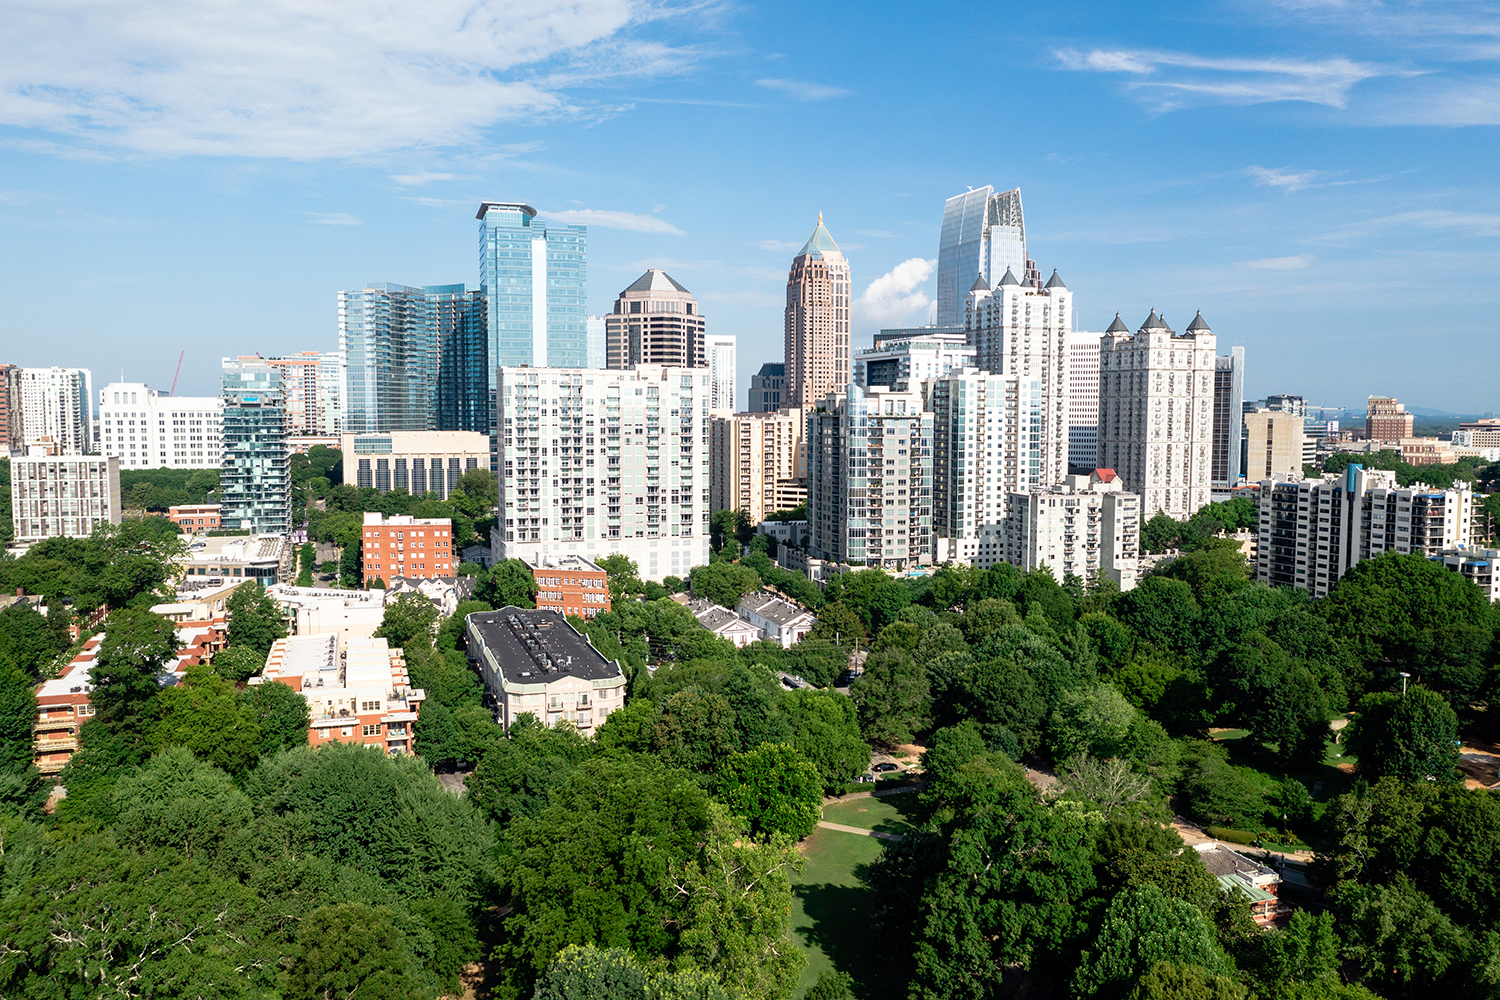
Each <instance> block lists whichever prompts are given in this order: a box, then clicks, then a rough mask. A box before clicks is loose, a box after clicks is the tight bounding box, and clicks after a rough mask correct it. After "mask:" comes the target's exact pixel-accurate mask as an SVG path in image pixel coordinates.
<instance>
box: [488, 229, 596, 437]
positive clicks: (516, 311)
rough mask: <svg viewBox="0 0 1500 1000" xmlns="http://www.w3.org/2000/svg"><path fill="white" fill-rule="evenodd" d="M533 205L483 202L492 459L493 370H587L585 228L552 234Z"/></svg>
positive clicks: (493, 416)
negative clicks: (506, 367) (512, 368)
mask: <svg viewBox="0 0 1500 1000" xmlns="http://www.w3.org/2000/svg"><path fill="white" fill-rule="evenodd" d="M536 216H537V212H536V209H534V208H532V207H531V206H530V205H524V204H521V203H519V202H508V201H486V202H482V203H481V204H480V206H479V212H478V214H477V215H476V216H475V217H476V218H477V219H479V285H480V290H481V293H482V294H483V296H484V302H485V324H486V327H487V334H488V336H487V338H486V339H487V345H486V346H487V347H488V349H489V350H488V354H489V356H488V358H487V359H486V364H485V379H486V392H487V395H488V403H489V427H488V430H489V435H490V451H491V453H492V454H491V459H493V458H494V454H493V453H494V452H495V450H496V446H497V444H498V442H497V436H496V425H495V417H496V410H495V371H496V369H498V368H500V367H502V366H515V365H531V366H532V367H534V368H585V367H587V366H588V363H589V347H588V227H586V226H556V227H552V228H549V227H548V226H547V223H546V222H544V221H542V220H541V219H538V218H537V217H536Z"/></svg>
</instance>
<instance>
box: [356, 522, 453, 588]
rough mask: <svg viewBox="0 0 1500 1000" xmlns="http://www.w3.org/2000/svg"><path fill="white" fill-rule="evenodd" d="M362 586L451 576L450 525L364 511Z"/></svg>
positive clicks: (451, 523)
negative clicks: (373, 583)
mask: <svg viewBox="0 0 1500 1000" xmlns="http://www.w3.org/2000/svg"><path fill="white" fill-rule="evenodd" d="M362 555H363V560H362V562H363V569H364V580H363V582H364V585H365V586H366V587H368V586H369V585H370V581H371V580H375V579H379V580H382V581H386V582H389V581H390V580H391V579H392V578H393V577H397V576H404V577H408V578H414V579H426V578H430V577H442V576H452V575H453V565H454V564H453V522H452V521H450V520H447V519H446V518H438V517H412V516H411V515H409V514H391V515H389V516H387V515H385V514H379V513H375V512H372V511H365V522H364V537H363V550H362Z"/></svg>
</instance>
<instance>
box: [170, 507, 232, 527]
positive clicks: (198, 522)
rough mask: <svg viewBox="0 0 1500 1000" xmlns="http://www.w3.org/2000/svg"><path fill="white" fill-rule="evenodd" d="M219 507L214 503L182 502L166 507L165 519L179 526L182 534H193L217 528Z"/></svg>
mask: <svg viewBox="0 0 1500 1000" xmlns="http://www.w3.org/2000/svg"><path fill="white" fill-rule="evenodd" d="M219 509H220V505H219V504H216V503H194V504H183V505H182V506H180V507H168V508H167V519H168V520H170V521H171V522H172V523H173V524H175V525H177V526H178V527H180V528H181V529H182V531H183V534H186V535H193V534H197V533H198V532H200V531H217V530H219Z"/></svg>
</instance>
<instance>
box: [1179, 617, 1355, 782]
mask: <svg viewBox="0 0 1500 1000" xmlns="http://www.w3.org/2000/svg"><path fill="white" fill-rule="evenodd" d="M1206 677H1207V680H1208V683H1209V684H1210V685H1211V686H1212V689H1213V693H1214V696H1215V698H1216V699H1219V700H1221V701H1222V702H1223V703H1224V709H1223V710H1224V711H1225V712H1226V714H1228V715H1229V716H1230V717H1231V718H1234V719H1237V720H1238V721H1239V722H1240V723H1241V724H1242V725H1244V726H1245V727H1246V728H1247V729H1249V730H1250V732H1251V733H1252V734H1253V735H1254V737H1255V740H1256V742H1258V743H1275V744H1276V745H1277V746H1278V747H1279V748H1280V752H1281V756H1282V759H1283V760H1285V761H1286V762H1287V763H1289V764H1292V765H1295V766H1315V765H1316V764H1317V763H1318V762H1319V761H1321V760H1322V759H1323V742H1324V740H1325V739H1327V737H1328V716H1329V706H1328V703H1327V699H1326V696H1325V694H1324V692H1323V690H1322V689H1321V688H1320V687H1319V686H1318V681H1317V679H1316V678H1315V677H1314V676H1313V674H1312V671H1311V670H1309V669H1308V668H1307V665H1306V664H1305V663H1302V662H1301V661H1298V660H1294V659H1292V658H1291V657H1290V656H1288V655H1287V654H1286V651H1285V650H1283V649H1282V648H1281V647H1280V646H1278V645H1277V644H1276V643H1275V642H1273V641H1272V640H1270V639H1268V638H1267V637H1266V636H1264V635H1262V634H1261V633H1259V632H1251V633H1250V634H1248V635H1246V636H1243V637H1242V638H1241V639H1240V640H1239V643H1238V645H1237V646H1236V647H1235V648H1234V649H1231V650H1227V651H1225V652H1224V653H1223V654H1221V655H1220V656H1219V657H1217V658H1216V659H1215V660H1214V661H1213V662H1212V663H1211V664H1210V665H1209V667H1208V669H1207V671H1206Z"/></svg>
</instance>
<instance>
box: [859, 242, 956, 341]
mask: <svg viewBox="0 0 1500 1000" xmlns="http://www.w3.org/2000/svg"><path fill="white" fill-rule="evenodd" d="M936 270H937V261H935V260H923V259H922V258H921V257H913V258H911V259H910V260H904V261H902V262H901V263H899V264H897V265H896V266H895V267H893V268H891V269H890V270H889V271H887V272H886V273H885V274H882V275H881V276H880V277H878V278H876V279H875V280H874V281H872V282H870V285H869V287H868V288H866V289H865V292H864V294H863V295H861V296H860V297H859V298H857V299H855V300H854V303H853V306H852V311H853V313H854V321H855V323H857V324H859V325H860V326H861V327H863V328H872V327H879V326H889V325H893V324H896V323H901V322H904V321H906V320H909V319H911V317H912V316H916V315H924V316H925V315H926V313H927V309H928V304H929V303H930V302H931V301H932V300H931V299H929V298H928V297H927V292H926V291H925V290H924V289H923V287H922V286H923V285H925V284H926V283H927V281H928V279H930V278H931V277H932V273H933V272H934V271H936Z"/></svg>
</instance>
